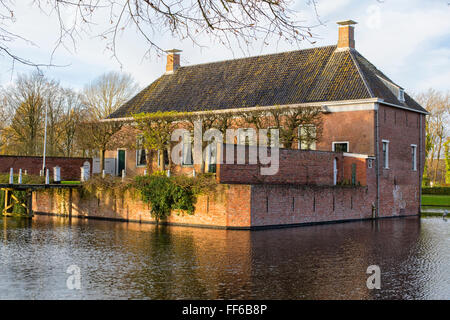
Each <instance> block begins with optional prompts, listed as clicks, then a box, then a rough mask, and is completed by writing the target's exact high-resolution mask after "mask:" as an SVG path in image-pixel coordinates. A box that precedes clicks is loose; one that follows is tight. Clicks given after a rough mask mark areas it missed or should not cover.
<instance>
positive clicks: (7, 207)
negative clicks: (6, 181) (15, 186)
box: [4, 189, 12, 214]
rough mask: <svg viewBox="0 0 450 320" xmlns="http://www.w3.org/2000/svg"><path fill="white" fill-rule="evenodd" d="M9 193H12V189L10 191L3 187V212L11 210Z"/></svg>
mask: <svg viewBox="0 0 450 320" xmlns="http://www.w3.org/2000/svg"><path fill="white" fill-rule="evenodd" d="M11 193H12V191H10V190H8V189H5V209H4V213H6V214H8V213H11V212H12V206H11Z"/></svg>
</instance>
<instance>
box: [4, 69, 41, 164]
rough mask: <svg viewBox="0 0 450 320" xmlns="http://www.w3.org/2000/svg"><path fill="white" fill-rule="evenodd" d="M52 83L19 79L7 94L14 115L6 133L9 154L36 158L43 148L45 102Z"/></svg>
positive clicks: (37, 77)
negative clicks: (49, 85) (13, 153)
mask: <svg viewBox="0 0 450 320" xmlns="http://www.w3.org/2000/svg"><path fill="white" fill-rule="evenodd" d="M48 84H49V82H48V81H47V79H45V78H44V77H43V76H41V75H39V74H37V73H33V74H31V75H19V77H18V78H17V80H16V82H15V83H14V84H13V85H12V86H10V87H9V88H8V89H7V90H6V92H5V94H6V100H7V105H8V108H9V110H10V112H11V114H12V118H11V123H10V125H9V127H8V128H6V129H5V131H6V132H7V134H8V136H9V138H10V141H9V143H8V144H9V146H10V148H9V149H10V150H9V152H11V151H13V152H15V153H17V154H23V155H37V154H38V153H39V152H40V150H41V146H42V141H41V137H42V128H43V123H44V122H43V117H44V108H45V101H44V96H45V93H46V88H47V86H48Z"/></svg>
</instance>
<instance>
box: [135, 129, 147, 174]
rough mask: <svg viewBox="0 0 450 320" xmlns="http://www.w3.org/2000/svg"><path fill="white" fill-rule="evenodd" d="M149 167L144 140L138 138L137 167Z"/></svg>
mask: <svg viewBox="0 0 450 320" xmlns="http://www.w3.org/2000/svg"><path fill="white" fill-rule="evenodd" d="M145 165H147V156H146V152H145V148H144V138H143V137H142V136H138V137H137V139H136V167H142V166H145Z"/></svg>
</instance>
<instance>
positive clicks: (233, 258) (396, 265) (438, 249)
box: [0, 216, 450, 299]
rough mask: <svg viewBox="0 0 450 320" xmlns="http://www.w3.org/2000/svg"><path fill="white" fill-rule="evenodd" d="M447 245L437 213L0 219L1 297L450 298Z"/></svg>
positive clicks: (448, 231)
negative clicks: (329, 219)
mask: <svg viewBox="0 0 450 320" xmlns="http://www.w3.org/2000/svg"><path fill="white" fill-rule="evenodd" d="M449 245H450V224H449V223H448V222H446V221H444V220H443V219H439V218H428V219H419V218H415V217H414V218H404V219H386V220H379V221H374V222H371V221H369V222H355V223H345V224H333V225H322V226H311V227H302V228H290V229H279V230H265V231H254V232H248V231H230V230H228V231H226V230H214V229H197V228H184V227H167V226H154V225H148V224H142V225H141V224H135V223H129V224H127V223H116V222H108V221H95V220H79V219H73V220H71V221H70V220H68V219H65V218H56V217H42V216H38V217H35V218H34V219H33V221H30V220H26V219H13V218H0V288H1V290H0V298H1V299H8V298H9V299H108V298H110V299H449V298H450V275H449V272H448V270H450V268H449V267H450V252H449V250H448V248H449ZM373 264H376V265H379V266H380V268H381V290H369V289H367V287H366V280H367V277H368V276H369V275H367V274H366V269H367V267H368V266H369V265H373ZM70 265H77V266H78V267H80V269H81V290H68V289H67V286H66V280H67V278H68V276H69V274H67V273H66V270H67V268H68V267H69V266H70Z"/></svg>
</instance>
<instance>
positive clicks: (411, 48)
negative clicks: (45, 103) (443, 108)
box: [0, 0, 450, 94]
mask: <svg viewBox="0 0 450 320" xmlns="http://www.w3.org/2000/svg"><path fill="white" fill-rule="evenodd" d="M311 1H312V0H291V2H290V5H289V7H290V8H291V9H294V10H296V12H297V13H296V15H297V18H298V19H301V20H303V21H305V22H304V24H305V25H307V26H315V25H318V26H316V27H314V28H313V29H312V32H313V34H314V35H315V39H313V40H314V41H315V44H311V43H309V42H307V41H302V42H301V43H300V45H298V46H297V45H295V46H292V45H290V44H288V43H278V42H277V41H276V39H270V40H269V41H268V42H269V45H267V46H265V47H264V48H263V49H261V46H260V45H258V43H256V44H255V45H254V46H252V47H250V48H248V50H247V51H246V52H243V51H242V50H240V49H239V48H238V47H236V48H232V49H231V50H229V49H226V48H224V47H223V46H221V45H218V44H217V43H214V42H213V41H211V40H210V39H209V38H206V37H202V38H200V39H198V40H199V41H200V42H201V43H202V45H203V46H202V48H199V47H196V46H194V45H193V44H192V42H190V41H188V40H185V41H180V40H179V39H177V38H173V37H172V36H171V35H170V34H169V33H167V32H166V33H164V34H160V33H154V34H153V35H151V36H152V39H154V40H155V41H156V42H157V43H159V44H160V45H161V46H162V47H163V48H165V49H172V48H177V49H181V50H183V52H182V53H181V64H182V65H192V64H199V63H206V62H213V61H221V60H227V59H234V58H240V57H245V56H254V55H260V54H268V53H277V52H283V51H291V50H297V49H305V48H311V47H318V46H326V45H331V44H336V43H337V33H338V28H337V25H336V22H337V21H342V20H348V19H352V20H355V21H357V22H358V24H357V25H356V27H355V40H356V49H357V50H358V51H359V52H360V53H361V54H362V55H363V56H365V57H366V58H367V59H369V61H371V62H372V63H373V64H374V65H375V66H376V67H377V68H378V69H380V70H381V71H383V72H384V73H385V74H386V75H387V76H388V77H390V78H391V79H392V80H393V81H394V82H396V83H397V84H398V85H400V86H402V87H403V88H405V90H406V91H407V92H408V93H410V94H411V93H418V92H422V91H426V90H427V89H428V88H434V89H437V90H442V91H447V90H449V83H450V4H449V1H446V0H384V1H381V0H378V1H377V0H364V1H361V0H316V3H317V13H318V16H316V15H315V11H314V7H313V6H312V5H311ZM30 4H31V0H20V1H19V0H16V1H15V6H14V10H15V12H14V15H15V17H16V21H15V23H14V24H12V25H11V30H12V31H14V32H15V33H18V34H20V35H21V36H23V37H24V38H26V39H29V40H32V41H33V43H34V44H33V45H30V44H29V43H27V42H24V41H15V42H13V43H10V44H9V48H10V49H11V50H13V51H14V53H15V54H17V55H19V56H22V57H26V58H28V59H32V60H33V61H34V62H43V63H48V62H49V61H50V57H51V54H52V51H53V49H54V48H55V43H56V40H57V38H58V22H57V20H56V17H55V15H52V14H50V15H47V14H44V13H43V12H40V11H39V10H38V9H36V8H35V7H31V6H30ZM65 19H70V15H68V16H67V17H65ZM319 21H320V23H321V24H320V23H319ZM96 34H97V33H96V31H93V32H92V34H90V35H83V36H82V37H80V38H79V39H78V40H77V45H76V47H75V48H73V47H72V46H70V43H66V47H62V46H60V47H58V49H57V50H56V51H55V52H54V54H53V60H52V62H53V63H54V64H58V65H61V66H63V67H53V68H44V69H42V71H43V72H44V74H45V75H46V76H47V77H49V78H53V79H56V80H59V81H60V83H61V84H62V85H63V86H65V87H71V88H74V89H76V90H80V89H82V88H83V86H84V85H86V84H87V83H89V82H91V81H93V80H94V79H95V78H96V77H98V76H100V75H101V74H103V73H105V72H108V71H123V72H127V73H129V74H131V75H132V76H133V77H134V79H135V80H136V81H137V82H138V83H139V85H140V86H141V87H145V86H147V85H149V84H150V83H151V82H153V81H154V80H155V79H157V78H158V77H159V76H161V75H162V74H163V73H164V71H165V63H166V61H165V57H163V56H161V57H158V56H157V55H156V54H153V55H151V56H150V57H145V52H146V51H147V49H148V46H147V44H146V43H145V42H144V41H143V39H142V37H141V36H139V35H138V34H137V33H136V32H135V31H134V29H129V30H127V31H126V32H125V33H123V35H122V36H121V37H120V38H119V40H118V44H117V48H118V57H119V59H120V61H121V64H119V63H118V62H117V61H116V60H115V59H114V58H112V57H111V52H109V51H108V50H106V49H105V47H106V43H105V42H103V41H101V40H100V39H99V38H98V37H95V35H96ZM33 70H34V69H33V68H32V67H28V66H24V65H20V64H15V65H14V68H12V63H11V60H10V59H8V58H7V57H5V56H1V55H0V85H1V86H3V87H7V86H8V85H10V84H11V82H13V81H14V79H15V77H16V76H17V75H18V74H19V73H27V72H32V71H33Z"/></svg>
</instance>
